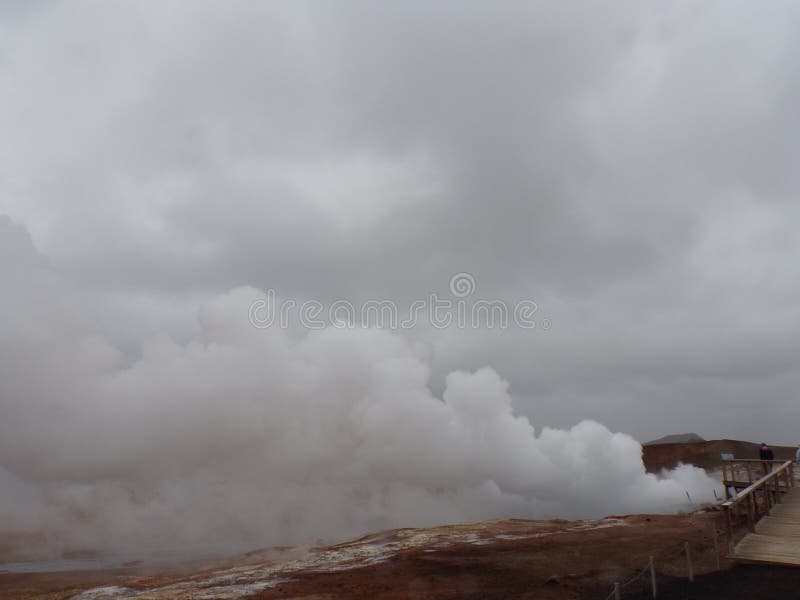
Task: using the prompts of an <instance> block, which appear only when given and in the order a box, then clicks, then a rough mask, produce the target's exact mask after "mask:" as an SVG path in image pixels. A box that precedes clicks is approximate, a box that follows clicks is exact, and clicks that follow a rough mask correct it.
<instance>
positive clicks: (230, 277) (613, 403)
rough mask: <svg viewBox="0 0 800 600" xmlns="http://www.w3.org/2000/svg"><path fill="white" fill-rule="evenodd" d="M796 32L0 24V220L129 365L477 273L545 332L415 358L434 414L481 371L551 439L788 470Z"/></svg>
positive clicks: (568, 25) (545, 25)
mask: <svg viewBox="0 0 800 600" xmlns="http://www.w3.org/2000/svg"><path fill="white" fill-rule="evenodd" d="M799 20H800V5H798V4H797V3H796V2H790V1H786V2H781V1H777V0H776V1H771V2H767V3H754V2H743V1H741V2H739V1H732V0H725V1H721V0H720V1H709V2H702V3H697V2H659V3H642V2H638V1H630V2H625V1H618V2H613V3H602V4H600V3H590V2H547V3H545V2H526V3H522V2H519V3H514V2H509V3H503V4H502V5H501V4H498V3H483V4H479V3H461V2H426V3H422V2H404V3H399V2H398V3H367V2H337V3H332V2H318V3H313V4H311V3H304V2H291V3H289V2H287V3H268V2H243V3H237V2H225V3H223V2H210V3H209V2H180V3H176V2H162V1H158V2H156V1H152V2H144V1H143V2H128V3H125V4H121V3H114V4H110V3H106V2H100V1H97V2H80V1H71V2H45V1H42V2H29V1H19V2H10V3H9V2H4V3H3V4H2V5H1V6H0V132H2V143H0V213H2V214H5V215H7V216H8V217H9V218H10V220H11V221H13V222H15V223H17V224H20V225H22V226H24V228H26V229H27V231H28V232H29V233H30V236H31V238H32V240H33V243H34V244H35V246H36V248H37V249H38V251H39V252H40V253H41V254H43V255H44V256H45V257H46V259H47V261H48V262H49V264H50V266H51V268H52V270H53V271H55V272H56V273H57V274H58V277H60V278H62V279H63V281H65V282H68V285H69V286H70V288H71V289H72V290H73V291H74V293H75V294H76V297H77V298H79V300H77V301H76V302H77V303H78V304H80V305H81V307H82V308H81V311H83V312H85V313H86V314H88V315H90V317H89V318H90V319H92V320H94V322H95V323H96V328H97V329H98V331H99V332H100V333H101V335H102V336H103V337H105V339H106V340H108V341H109V342H110V343H111V344H112V345H114V346H116V347H117V348H118V349H119V350H120V352H121V353H122V354H123V355H124V356H126V357H127V360H128V361H135V360H137V357H138V356H139V355H140V354H141V351H142V350H141V348H142V346H143V344H145V343H146V341H147V340H148V339H150V338H152V337H153V336H154V335H157V334H162V333H166V334H168V335H169V336H171V337H173V339H175V340H176V341H177V342H178V343H186V342H187V341H188V340H190V339H193V337H195V336H196V335H197V334H198V331H199V325H198V310H199V307H200V305H202V304H203V303H204V302H206V301H208V300H209V299H211V298H213V297H216V296H218V295H219V294H223V293H225V292H227V291H228V290H230V289H231V288H234V287H237V286H241V285H249V286H253V287H255V288H259V289H261V290H267V289H274V290H276V292H277V293H278V294H279V296H281V297H282V298H291V299H297V300H298V301H304V300H308V299H317V300H319V301H320V302H331V301H333V300H335V299H349V300H351V301H353V302H363V301H364V300H368V299H392V300H396V301H397V302H400V303H409V302H411V301H413V300H414V299H417V298H422V299H424V298H426V297H428V294H430V293H432V292H436V293H439V294H442V295H443V296H446V295H447V293H448V286H449V282H450V279H451V277H452V276H453V275H454V274H456V273H469V274H470V275H471V276H472V277H474V279H475V281H476V284H477V287H476V290H475V293H474V295H473V298H483V299H500V300H504V301H507V302H516V301H518V300H520V299H531V300H533V301H535V302H536V303H537V304H538V307H539V310H538V312H537V318H547V319H548V320H549V322H550V323H551V327H550V328H549V330H547V331H544V330H543V329H542V328H541V327H540V328H538V329H535V330H528V329H519V328H514V327H510V328H508V329H506V330H502V331H500V330H496V329H494V330H488V329H478V330H473V329H469V330H458V329H455V328H449V329H442V330H437V329H433V328H430V327H424V326H421V327H418V328H416V329H414V330H410V331H404V332H402V334H401V335H404V336H407V337H408V338H409V339H410V340H411V341H412V343H418V344H420V346H421V347H423V348H425V349H426V352H428V353H429V355H430V357H431V360H432V369H433V370H432V375H431V381H430V385H431V386H432V388H433V390H434V391H437V390H440V389H442V387H443V386H444V377H445V374H446V373H448V372H450V371H452V370H454V369H465V370H473V369H477V368H479V367H483V366H487V365H488V366H491V367H493V368H494V369H495V370H496V371H497V372H498V373H500V375H501V376H502V377H503V378H505V379H506V380H508V381H509V383H510V392H511V395H512V396H513V397H514V406H515V410H516V411H517V412H518V413H519V414H523V415H527V416H529V417H530V418H531V421H532V423H533V425H534V426H535V427H537V429H538V428H540V427H542V426H543V425H553V426H559V427H564V426H571V425H573V424H575V423H577V422H579V421H580V420H581V419H584V418H593V419H596V420H598V421H600V422H601V423H604V424H605V425H606V426H608V427H609V428H610V429H611V430H612V431H624V432H628V433H630V434H632V435H633V436H635V437H637V438H638V439H640V440H643V441H644V440H647V439H650V438H653V437H658V436H661V435H664V434H668V433H678V432H688V431H695V432H697V433H699V434H700V435H703V436H704V437H707V438H717V437H735V438H745V439H749V440H752V441H761V440H762V439H763V440H766V441H769V442H775V443H786V444H795V443H797V442H800V432H797V429H798V425H800V406H799V405H798V402H797V390H798V389H800V365H798V360H797V357H798V356H800V322H799V321H798V313H799V311H798V302H797V296H798V292H800V281H798V277H797V266H796V263H797V258H798V257H799V256H800V237H798V236H797V228H798V224H800V211H799V210H798V202H797V198H798V194H800V170H799V169H798V168H797V140H798V139H800V116H799V115H800V112H798V110H797V107H798V106H800V44H799V43H798V42H800V35H798V31H799V30H798V26H797V25H798V22H800V21H799ZM6 230H8V231H12V229H9V228H8V227H6V228H5V229H4V231H6ZM13 231H18V230H17V229H13ZM6 233H7V232H6ZM8 235H11V234H8ZM14 235H17V234H16V233H15V234H14ZM22 246H23V245H22V244H17V243H16V242H15V243H11V242H9V243H8V244H5V243H0V248H3V247H4V248H6V249H7V251H9V252H12V251H13V252H22V250H20V248H22ZM9 249H10V250H9ZM6 258H8V256H7V257H6ZM14 260H23V258H22V257H19V256H14ZM25 260H27V259H25ZM0 264H5V265H9V264H10V262H9V261H8V260H6V261H5V262H3V261H0ZM7 268H8V267H7ZM6 281H7V282H8V281H9V278H8V277H6ZM10 281H11V282H12V284H13V282H14V281H15V280H14V278H13V277H12V278H11V279H10ZM9 285H11V284H9ZM4 295H6V294H4ZM5 304H6V311H11V310H12V309H13V308H14V306H13V304H12V305H11V306H9V305H8V302H6V303H5ZM2 305H3V302H2V300H0V306H2ZM44 306H45V309H46V307H47V304H46V303H45V304H44ZM7 317H8V315H7ZM247 318H248V315H247V314H246V312H245V311H242V319H243V322H244V321H246V320H247ZM12 321H13V312H12V316H11V317H8V318H7V319H6V321H4V322H5V323H7V324H8V323H11V322H12ZM7 326H8V325H7ZM0 333H2V332H0ZM23 333H24V332H23ZM32 335H33V334H32Z"/></svg>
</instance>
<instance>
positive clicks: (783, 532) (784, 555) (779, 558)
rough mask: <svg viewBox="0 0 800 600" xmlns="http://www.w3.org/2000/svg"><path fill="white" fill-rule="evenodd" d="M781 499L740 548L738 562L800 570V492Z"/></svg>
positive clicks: (736, 557)
mask: <svg viewBox="0 0 800 600" xmlns="http://www.w3.org/2000/svg"><path fill="white" fill-rule="evenodd" d="M787 491H788V493H786V492H787ZM780 495H781V496H782V497H781V499H780V503H776V504H775V505H774V506H772V507H771V510H770V511H769V514H768V515H766V516H764V517H762V518H761V519H759V520H758V522H756V523H755V531H754V532H752V533H748V534H747V535H746V536H745V537H744V538H743V539H742V540H741V541H740V542H739V543H738V544H737V545H736V549H735V551H734V553H733V556H732V558H733V559H734V560H736V561H740V562H750V563H762V564H772V565H788V566H800V489H798V488H797V487H791V488H790V490H786V491H782V492H781V493H780Z"/></svg>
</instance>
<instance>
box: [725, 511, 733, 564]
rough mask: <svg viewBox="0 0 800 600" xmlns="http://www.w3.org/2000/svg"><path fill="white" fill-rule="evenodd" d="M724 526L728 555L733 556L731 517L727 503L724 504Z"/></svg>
mask: <svg viewBox="0 0 800 600" xmlns="http://www.w3.org/2000/svg"><path fill="white" fill-rule="evenodd" d="M725 527H726V533H727V534H728V556H733V517H732V516H731V507H730V506H728V505H725Z"/></svg>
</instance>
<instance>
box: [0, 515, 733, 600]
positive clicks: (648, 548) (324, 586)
mask: <svg viewBox="0 0 800 600" xmlns="http://www.w3.org/2000/svg"><path fill="white" fill-rule="evenodd" d="M718 516H719V513H718V512H716V511H713V510H708V511H701V512H697V513H694V514H689V515H632V516H625V517H608V518H606V519H601V520H596V521H528V520H517V519H514V520H504V521H492V522H484V523H473V524H464V525H448V526H441V527H435V528H429V529H399V530H392V531H387V532H383V533H380V534H375V535H370V536H366V537H363V538H360V539H358V540H354V541H352V542H347V543H343V544H338V545H334V546H327V547H317V548H292V549H272V550H264V551H258V552H251V553H249V554H246V555H243V556H241V557H237V558H236V559H231V560H227V561H221V562H216V563H205V564H195V565H188V566H186V567H184V568H183V569H182V570H178V569H169V570H164V571H161V572H158V571H145V570H142V569H140V568H136V567H131V568H128V569H116V570H109V571H93V572H70V573H49V574H2V575H0V597H2V598H9V599H10V598H42V599H44V598H47V599H54V600H55V599H66V598H74V599H75V600H88V599H92V600H99V599H101V598H151V599H161V598H164V599H166V598H170V599H172V598H175V599H188V598H197V599H199V598H244V597H250V598H262V599H273V598H305V599H306V600H323V599H363V598H386V599H400V598H404V599H405V598H436V599H439V598H441V599H444V598H453V599H455V598H476V599H477V598H481V599H491V598H542V599H567V598H584V597H586V598H592V597H599V598H604V597H605V596H606V595H607V594H608V592H609V591H610V589H611V586H612V585H613V582H614V581H625V580H627V579H629V578H631V577H633V576H635V575H636V574H637V573H638V572H639V571H640V569H642V567H644V566H645V565H646V564H647V562H648V558H649V557H650V556H653V557H654V560H655V565H656V568H657V571H658V574H659V575H658V577H659V578H660V579H662V581H664V582H666V581H668V580H669V579H671V578H676V577H684V576H685V575H686V562H685V557H684V542H686V541H688V542H689V543H690V544H691V547H692V552H693V560H694V568H695V572H696V573H705V572H710V571H712V570H714V569H715V556H716V554H715V552H714V542H713V539H714V538H713V535H714V527H715V524H717V520H718ZM723 562H724V561H723ZM645 583H646V582H645V581H644V580H643V579H642V580H640V581H637V582H635V583H633V584H631V586H629V587H628V588H627V589H628V590H629V591H633V590H635V589H638V588H637V587H636V586H640V587H641V586H643V585H644V584H645Z"/></svg>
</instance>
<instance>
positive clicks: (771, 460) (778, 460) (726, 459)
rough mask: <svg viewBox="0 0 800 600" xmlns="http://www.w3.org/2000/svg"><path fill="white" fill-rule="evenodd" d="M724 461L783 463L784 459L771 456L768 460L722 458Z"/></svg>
mask: <svg viewBox="0 0 800 600" xmlns="http://www.w3.org/2000/svg"><path fill="white" fill-rule="evenodd" d="M722 460H723V461H725V462H752V463H781V464H783V463H785V462H786V459H780V458H773V459H770V460H761V459H760V458H723V459H722Z"/></svg>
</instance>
